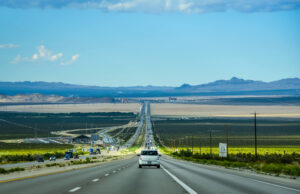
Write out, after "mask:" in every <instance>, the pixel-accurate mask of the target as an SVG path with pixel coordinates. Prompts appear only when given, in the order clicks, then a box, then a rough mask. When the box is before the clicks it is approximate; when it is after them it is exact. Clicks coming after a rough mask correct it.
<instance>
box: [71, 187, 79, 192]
mask: <svg viewBox="0 0 300 194" xmlns="http://www.w3.org/2000/svg"><path fill="white" fill-rule="evenodd" d="M79 189H81V187H75V188H74V189H71V190H70V191H69V192H71V193H72V192H75V191H77V190H79Z"/></svg>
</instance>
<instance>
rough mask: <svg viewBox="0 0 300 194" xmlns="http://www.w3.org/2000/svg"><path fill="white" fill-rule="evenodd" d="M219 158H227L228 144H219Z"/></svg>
mask: <svg viewBox="0 0 300 194" xmlns="http://www.w3.org/2000/svg"><path fill="white" fill-rule="evenodd" d="M219 156H220V157H227V144H226V143H219Z"/></svg>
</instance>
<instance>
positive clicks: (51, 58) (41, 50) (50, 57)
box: [11, 45, 80, 65]
mask: <svg viewBox="0 0 300 194" xmlns="http://www.w3.org/2000/svg"><path fill="white" fill-rule="evenodd" d="M79 56H80V55H79V54H76V55H73V56H72V57H71V60H69V61H67V62H63V59H62V57H63V53H61V52H59V53H56V54H52V51H50V50H49V49H47V48H46V47H45V45H40V46H38V47H37V53H34V54H33V55H32V57H22V56H21V55H17V56H16V57H15V58H14V59H13V60H12V61H11V63H19V62H39V63H41V62H55V61H58V60H59V63H60V64H66V65H69V64H72V63H74V62H75V61H76V60H77V59H78V58H79Z"/></svg>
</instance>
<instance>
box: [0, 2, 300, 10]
mask: <svg viewBox="0 0 300 194" xmlns="http://www.w3.org/2000/svg"><path fill="white" fill-rule="evenodd" d="M0 6H4V7H9V8H22V9H27V8H40V9H47V8H48V9H49V8H50V9H51V8H52V9H61V8H78V9H100V10H102V11H131V12H133V11H135V12H146V13H163V12H181V13H207V12H220V11H227V10H236V11H240V12H271V11H286V10H295V9H299V8H300V0H64V1H62V0H9V1H8V0H0Z"/></svg>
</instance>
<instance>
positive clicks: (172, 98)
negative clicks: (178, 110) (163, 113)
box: [169, 97, 177, 102]
mask: <svg viewBox="0 0 300 194" xmlns="http://www.w3.org/2000/svg"><path fill="white" fill-rule="evenodd" d="M176 100H177V98H175V97H169V102H174V101H176Z"/></svg>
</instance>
